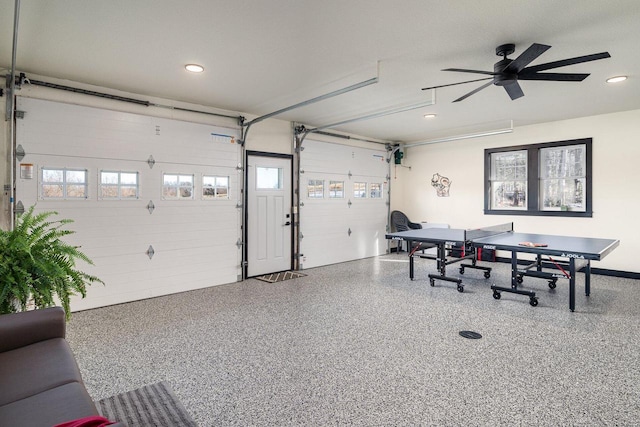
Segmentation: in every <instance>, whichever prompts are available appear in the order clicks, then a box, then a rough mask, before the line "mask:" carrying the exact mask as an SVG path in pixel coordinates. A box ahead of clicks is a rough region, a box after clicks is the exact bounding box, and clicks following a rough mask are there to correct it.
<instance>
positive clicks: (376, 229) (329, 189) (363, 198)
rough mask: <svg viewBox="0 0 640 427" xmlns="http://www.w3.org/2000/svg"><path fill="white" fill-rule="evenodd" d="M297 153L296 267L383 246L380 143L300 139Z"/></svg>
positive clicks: (353, 256)
mask: <svg viewBox="0 0 640 427" xmlns="http://www.w3.org/2000/svg"><path fill="white" fill-rule="evenodd" d="M303 147H304V150H303V151H302V153H301V156H300V170H301V175H300V200H301V208H300V231H301V233H302V239H301V241H300V252H301V254H302V262H301V267H302V268H311V267H317V266H321V265H328V264H334V263H338V262H344V261H351V260H354V259H361V258H366V257H371V256H376V255H381V254H384V253H385V252H386V248H387V242H386V240H385V238H384V235H385V231H386V226H387V203H388V191H387V190H388V187H387V185H388V182H387V174H388V170H389V169H388V164H387V162H386V151H385V150H384V149H382V148H381V149H369V148H360V147H351V146H346V145H340V144H332V143H327V142H320V141H314V140H305V141H304V143H303Z"/></svg>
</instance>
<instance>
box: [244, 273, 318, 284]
mask: <svg viewBox="0 0 640 427" xmlns="http://www.w3.org/2000/svg"><path fill="white" fill-rule="evenodd" d="M304 276H306V274H302V273H298V272H297V271H281V272H280V273H271V274H265V275H264V276H258V277H256V279H258V280H262V281H263V282H269V283H276V282H284V281H285V280H289V279H297V278H298V277H304Z"/></svg>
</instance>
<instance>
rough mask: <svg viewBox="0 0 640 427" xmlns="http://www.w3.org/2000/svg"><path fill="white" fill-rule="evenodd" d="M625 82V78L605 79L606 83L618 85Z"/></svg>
mask: <svg viewBox="0 0 640 427" xmlns="http://www.w3.org/2000/svg"><path fill="white" fill-rule="evenodd" d="M625 80H627V76H615V77H611V78H608V79H607V83H618V82H623V81H625Z"/></svg>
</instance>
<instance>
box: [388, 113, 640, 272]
mask: <svg viewBox="0 0 640 427" xmlns="http://www.w3.org/2000/svg"><path fill="white" fill-rule="evenodd" d="M639 135H640V110H634V111H626V112H621V113H614V114H606V115H601V116H593V117H583V118H579V119H573V120H564V121H558V122H552V123H545V124H540V125H531V126H523V127H516V128H515V129H514V132H513V133H509V134H502V135H495V136H491V137H483V138H477V139H467V140H461V141H454V142H445V143H440V144H432V145H424V146H418V147H412V148H409V149H407V150H406V154H405V159H406V160H405V161H404V164H405V165H407V166H411V170H409V169H407V168H397V178H396V179H393V175H395V174H394V173H392V180H393V188H394V191H393V192H392V207H393V208H394V209H400V210H403V211H404V212H406V213H407V215H408V216H409V218H411V219H412V220H427V221H429V222H445V223H449V224H450V225H451V226H452V227H460V228H472V227H481V226H484V225H491V224H499V223H504V222H511V221H513V222H514V227H515V229H516V231H527V232H535V233H547V234H559V235H575V236H588V237H601V238H611V239H620V246H619V247H618V248H617V249H616V250H614V251H613V252H612V253H611V254H610V255H609V256H607V257H606V258H605V259H604V260H602V261H600V262H596V263H594V267H596V268H606V269H613V270H620V271H629V272H640V266H639V265H638V262H637V256H638V253H640V226H639V225H638V221H637V218H636V216H638V215H639V214H640V187H639V183H640V167H639V166H638V160H639V159H640V143H639V142H638V136H639ZM587 137H591V138H593V217H592V218H557V217H541V216H507V215H485V214H484V212H483V207H484V197H483V194H484V182H483V180H484V149H485V148H492V147H503V146H511V145H522V144H534V143H541V142H551V141H561V140H567V139H576V138H587ZM435 173H439V174H440V175H443V176H446V177H448V178H449V179H450V180H451V182H452V184H451V188H450V196H449V197H437V195H436V191H435V189H434V188H433V187H432V186H431V177H432V175H433V174H435ZM399 187H401V190H399ZM396 190H398V191H396Z"/></svg>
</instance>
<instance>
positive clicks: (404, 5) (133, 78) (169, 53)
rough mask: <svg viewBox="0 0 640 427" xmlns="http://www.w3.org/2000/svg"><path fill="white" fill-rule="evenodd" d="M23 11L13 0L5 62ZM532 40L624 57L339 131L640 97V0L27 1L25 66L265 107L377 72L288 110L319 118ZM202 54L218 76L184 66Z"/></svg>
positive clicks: (471, 120)
mask: <svg viewBox="0 0 640 427" xmlns="http://www.w3.org/2000/svg"><path fill="white" fill-rule="evenodd" d="M13 16H14V1H13V0H0V20H1V21H0V31H2V36H1V37H0V67H4V68H9V67H10V65H11V54H12V38H13ZM534 42H536V43H542V44H548V45H551V46H552V48H551V49H549V50H548V51H547V52H546V53H544V54H543V55H542V56H541V57H540V58H538V59H537V60H536V61H534V62H533V63H532V64H531V65H535V64H536V63H546V62H551V61H555V60H560V59H565V58H572V57H576V56H582V55H587V54H591V53H598V52H603V51H608V52H609V53H610V54H611V58H609V59H603V60H599V61H594V62H588V63H583V64H577V65H572V66H569V67H565V68H562V69H556V70H553V71H558V72H576V73H584V72H587V73H591V76H589V77H588V78H587V79H586V80H585V81H583V82H580V83H574V82H544V81H523V82H521V83H520V84H521V87H522V89H523V90H524V93H525V96H524V97H523V98H520V99H517V100H515V101H511V100H510V98H509V97H508V95H507V94H506V92H505V91H504V89H502V88H500V87H496V86H490V87H488V88H486V89H484V90H483V91H481V92H479V93H477V94H475V95H473V96H471V97H469V98H467V99H466V100H464V101H462V102H459V103H455V104H453V103H452V102H451V101H453V100H454V99H456V98H458V97H459V96H461V95H463V94H465V93H467V92H469V91H471V90H472V89H474V88H475V87H477V86H480V85H481V84H482V83H483V82H480V83H469V84H465V85H460V86H455V87H448V88H442V89H437V91H436V93H435V99H436V103H435V105H432V106H427V107H422V108H418V109H415V110H411V111H407V112H403V113H398V114H394V115H389V116H386V117H382V118H376V119H371V120H366V121H360V122H356V123H352V124H349V125H345V126H342V127H339V128H335V130H338V131H344V132H352V133H355V134H358V135H362V136H366V137H370V138H379V139H382V140H387V141H402V142H415V141H423V140H429V139H435V138H439V137H443V136H450V135H459V134H465V133H470V132H475V131H480V130H489V129H494V128H502V127H505V126H506V125H508V123H509V121H510V120H513V122H514V125H515V127H518V126H522V125H528V124H533V123H540V122H549V121H555V120H561V119H567V118H573V117H580V116H589V115H595V114H603V113H608V112H615V111H623V110H631V109H638V108H640V54H639V53H638V44H639V43H640V1H638V0H607V1H606V2H605V1H603V0H536V1H517V0H516V1H514V0H483V1H481V0H469V1H463V0H456V1H453V0H452V1H443V0H375V1H374V0H322V1H318V0H183V1H178V0H107V1H105V0H47V1H41V0H22V1H21V6H20V20H19V31H18V49H17V60H16V69H17V70H19V71H23V72H26V73H27V76H28V75H29V73H33V74H37V75H43V76H50V77H56V78H61V79H68V80H71V81H76V82H82V83H87V84H93V85H99V86H103V87H107V88H113V89H119V90H123V91H128V92H133V93H137V94H140V95H143V96H150V97H162V98H167V99H173V100H178V101H185V102H190V103H195V104H200V105H207V106H213V107H219V108H224V109H227V110H230V111H235V112H242V113H245V114H255V115H263V114H267V113H270V112H273V111H276V110H279V109H281V108H284V107H287V106H290V105H294V104H297V103H299V102H302V101H305V100H307V99H311V98H314V97H316V96H319V95H322V94H325V93H328V92H331V91H334V90H336V89H339V88H342V87H346V86H349V85H352V84H354V83H358V82H361V81H365V80H368V79H371V78H373V77H376V76H377V77H378V78H379V82H378V83H376V84H374V85H371V86H368V87H366V88H362V89H358V90H357V91H354V92H350V93H348V94H344V95H341V96H338V97H336V98H333V99H330V100H325V101H322V102H319V103H316V104H313V105H311V106H306V107H303V108H300V109H296V110H293V111H290V112H288V113H285V114H282V115H280V116H278V118H281V119H286V120H291V121H297V122H301V123H304V124H306V125H309V126H310V127H313V126H322V125H326V124H329V123H335V122H338V121H342V120H346V119H350V118H353V117H357V116H363V115H365V114H369V113H375V112H380V111H386V110H389V109H392V108H396V107H402V106H410V105H417V104H420V103H424V102H426V101H429V100H430V99H432V96H434V95H433V94H432V92H431V91H421V90H420V89H421V88H423V87H425V86H434V85H440V84H447V83H453V82H459V81H464V80H470V79H473V78H479V77H482V76H480V75H474V74H463V73H455V72H444V71H441V70H442V69H443V68H448V67H455V68H470V69H480V70H487V71H491V70H492V69H493V68H492V67H493V64H494V62H497V61H498V60H499V59H500V57H498V56H495V48H496V46H498V45H500V44H504V43H515V44H516V52H515V53H514V54H513V55H511V56H510V57H511V58H516V57H517V55H519V54H520V53H521V52H522V51H524V50H525V49H526V48H527V47H529V45H531V43H534ZM194 62H195V63H198V64H201V65H203V66H204V67H205V72H204V73H202V74H200V75H193V74H188V73H187V72H185V71H184V65H185V64H187V63H194ZM619 74H625V75H628V76H629V79H628V80H627V81H626V82H624V83H619V84H618V85H611V84H606V83H605V79H606V78H608V77H611V76H614V75H619ZM427 113H435V114H437V117H436V118H435V119H429V120H427V119H424V118H423V115H424V114H427Z"/></svg>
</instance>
